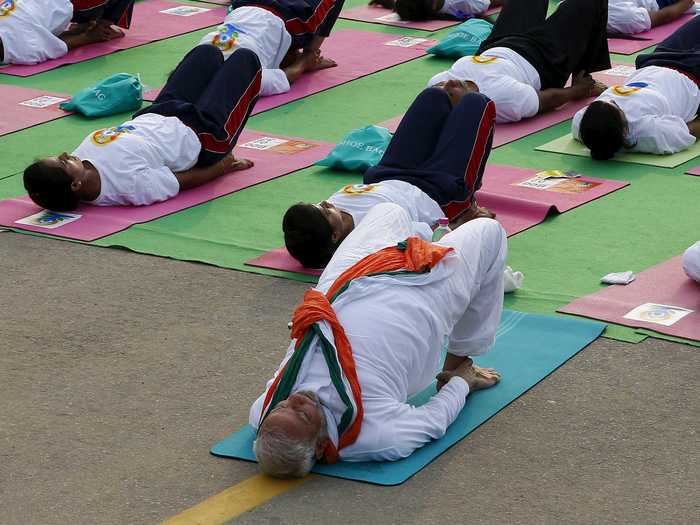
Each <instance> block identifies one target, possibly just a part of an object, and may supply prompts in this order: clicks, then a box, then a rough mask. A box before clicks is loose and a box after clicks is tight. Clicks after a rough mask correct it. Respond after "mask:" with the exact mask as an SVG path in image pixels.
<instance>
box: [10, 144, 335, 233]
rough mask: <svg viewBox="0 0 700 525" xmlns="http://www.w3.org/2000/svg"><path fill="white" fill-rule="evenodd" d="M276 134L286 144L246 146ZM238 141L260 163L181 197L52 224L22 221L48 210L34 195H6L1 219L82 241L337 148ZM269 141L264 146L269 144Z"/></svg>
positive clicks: (240, 153) (83, 210)
mask: <svg viewBox="0 0 700 525" xmlns="http://www.w3.org/2000/svg"><path fill="white" fill-rule="evenodd" d="M263 138H272V139H280V140H281V141H282V142H284V143H283V144H279V145H277V146H274V144H275V142H274V141H266V142H267V144H266V145H267V146H268V147H269V146H270V145H271V144H272V145H273V147H269V148H268V149H250V148H247V147H241V146H243V145H245V144H247V143H250V142H251V141H254V140H258V141H259V143H260V142H262V141H260V139H263ZM238 144H239V146H236V148H235V150H234V153H235V155H236V157H243V158H247V159H251V160H253V161H254V162H255V166H254V167H253V168H251V169H249V170H244V171H234V172H232V173H229V174H227V175H224V176H223V177H220V178H218V179H216V180H213V181H212V182H209V183H208V184H205V185H204V186H200V187H198V188H194V189H191V190H187V191H183V192H181V193H179V194H178V195H177V196H176V197H174V198H172V199H170V200H167V201H165V202H160V203H157V204H152V205H150V206H90V205H87V204H86V205H82V206H80V207H79V208H78V209H77V210H76V211H74V212H71V213H73V214H77V215H79V216H80V217H79V219H78V220H75V221H74V222H70V221H65V223H64V224H63V225H61V226H59V227H55V221H51V220H48V223H47V222H46V220H44V224H47V225H46V226H43V227H42V226H38V225H36V224H18V223H17V222H16V221H18V220H22V219H25V218H27V217H30V216H32V215H34V214H36V213H39V212H41V211H42V209H41V208H39V207H38V206H37V205H36V204H34V203H33V202H32V201H31V200H30V199H29V197H21V198H17V199H8V200H5V201H0V225H2V226H5V227H9V228H15V229H20V230H28V231H32V232H38V233H44V234H48V235H54V236H57V237H65V238H68V239H74V240H79V241H94V240H95V239H99V238H100V237H104V236H106V235H111V234H113V233H116V232H118V231H121V230H124V229H126V228H128V227H129V226H131V225H132V224H137V223H141V222H147V221H151V220H153V219H157V218H159V217H163V216H165V215H169V214H171V213H175V212H178V211H182V210H184V209H187V208H190V207H192V206H196V205H198V204H202V203H204V202H208V201H210V200H213V199H216V198H217V197H221V196H223V195H228V194H229V193H233V192H236V191H238V190H242V189H244V188H248V187H250V186H254V185H255V184H259V183H261V182H266V181H268V180H272V179H276V178H277V177H281V176H282V175H286V174H288V173H291V172H293V171H296V170H299V169H302V168H306V167H308V166H310V165H312V164H313V163H314V162H316V161H317V160H319V159H322V158H323V157H325V156H326V155H328V153H329V152H330V150H331V149H332V148H333V145H332V144H328V143H324V142H318V141H313V140H306V139H303V140H302V139H290V138H288V137H277V136H272V135H270V134H265V133H258V132H256V131H244V132H243V133H242V134H241V136H240V138H239V140H238ZM264 146H265V145H262V146H259V147H264Z"/></svg>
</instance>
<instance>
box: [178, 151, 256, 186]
mask: <svg viewBox="0 0 700 525" xmlns="http://www.w3.org/2000/svg"><path fill="white" fill-rule="evenodd" d="M251 167H253V162H252V161H250V160H247V159H236V158H235V157H234V156H233V155H232V154H229V155H227V156H226V157H224V158H223V159H222V160H220V161H219V162H217V163H216V164H212V165H211V166H207V167H206V168H192V169H191V170H187V171H180V172H178V173H176V174H175V178H176V179H177V182H178V183H179V184H180V190H181V191H182V190H189V189H191V188H196V187H197V186H201V185H202V184H206V183H207V182H209V181H212V180H214V179H216V178H218V177H221V176H222V175H224V174H226V173H229V172H231V171H239V170H246V169H248V168H251Z"/></svg>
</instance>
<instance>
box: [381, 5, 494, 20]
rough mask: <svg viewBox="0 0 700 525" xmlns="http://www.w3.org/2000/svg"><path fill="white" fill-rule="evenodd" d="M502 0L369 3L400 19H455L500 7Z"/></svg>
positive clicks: (464, 18)
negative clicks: (394, 12)
mask: <svg viewBox="0 0 700 525" xmlns="http://www.w3.org/2000/svg"><path fill="white" fill-rule="evenodd" d="M503 4H504V0H371V1H370V2H369V5H380V6H382V7H386V8H387V9H393V10H394V11H396V13H397V14H398V15H399V17H401V19H402V20H410V21H412V22H420V21H422V20H435V19H444V18H448V19H455V20H466V19H468V18H471V17H473V16H475V15H480V14H482V13H484V12H486V11H488V10H489V9H490V8H492V7H500V6H502V5H503Z"/></svg>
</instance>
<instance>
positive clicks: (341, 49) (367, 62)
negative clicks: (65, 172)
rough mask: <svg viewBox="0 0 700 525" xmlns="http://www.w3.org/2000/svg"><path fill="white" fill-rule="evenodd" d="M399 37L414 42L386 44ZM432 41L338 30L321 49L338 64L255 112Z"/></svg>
mask: <svg viewBox="0 0 700 525" xmlns="http://www.w3.org/2000/svg"><path fill="white" fill-rule="evenodd" d="M418 40H420V42H419V41H418ZM399 41H402V42H404V43H405V44H410V43H411V42H415V43H414V44H413V45H411V46H410V47H401V46H400V45H387V43H388V42H394V43H396V42H399ZM433 43H434V40H428V39H415V38H413V37H401V36H400V35H387V34H384V33H376V32H370V31H356V30H354V29H343V30H341V31H336V32H334V33H333V34H331V36H330V37H329V38H328V39H327V40H326V41H325V42H324V43H323V48H322V51H323V54H324V55H325V56H327V57H329V58H332V59H334V60H335V61H336V62H337V63H338V67H332V68H330V69H323V70H321V71H315V72H313V73H308V74H306V75H303V76H302V77H301V78H300V79H299V80H298V81H297V82H295V83H294V84H293V85H292V89H291V90H290V91H288V92H287V93H282V94H281V95H272V96H270V97H262V98H260V100H258V103H257V104H256V105H255V110H254V111H253V115H256V114H258V113H262V112H263V111H267V110H269V109H273V108H276V107H278V106H281V105H283V104H287V103H289V102H292V101H294V100H298V99H300V98H304V97H308V96H309V95H313V94H315V93H319V92H321V91H325V90H326V89H330V88H332V87H335V86H339V85H341V84H345V83H346V82H350V81H351V80H355V79H358V78H361V77H364V76H367V75H370V74H372V73H376V72H377V71H381V70H382V69H387V68H389V67H392V66H396V65H398V64H402V63H403V62H408V61H409V60H413V59H415V58H418V57H421V56H424V55H425V50H426V49H427V48H428V47H430V46H431V45H432V44H433ZM193 44H194V43H193ZM158 93H160V89H157V90H152V91H149V92H148V93H146V94H145V95H144V97H143V98H144V99H145V100H155V98H156V97H157V96H158Z"/></svg>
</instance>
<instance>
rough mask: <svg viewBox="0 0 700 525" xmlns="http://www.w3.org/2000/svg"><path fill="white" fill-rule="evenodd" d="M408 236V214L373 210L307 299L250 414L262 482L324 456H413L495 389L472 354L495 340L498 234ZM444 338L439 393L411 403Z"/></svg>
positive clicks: (474, 224) (501, 252)
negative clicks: (482, 392) (469, 402)
mask: <svg viewBox="0 0 700 525" xmlns="http://www.w3.org/2000/svg"><path fill="white" fill-rule="evenodd" d="M412 233H413V229H412V221H411V217H410V216H409V214H408V213H407V212H406V211H405V210H404V209H402V208H401V207H399V206H397V205H396V204H390V203H384V204H379V205H377V206H375V207H374V208H373V209H372V211H370V212H369V214H368V215H367V217H365V220H363V221H362V223H361V224H360V225H358V227H357V228H355V229H354V230H353V232H352V233H351V234H350V235H349V236H348V237H347V239H346V240H345V242H343V244H342V245H341V246H340V248H339V249H338V251H337V252H336V253H335V255H334V256H333V258H332V259H331V261H330V263H329V265H328V267H327V268H326V270H325V271H324V273H323V274H322V275H321V278H320V280H319V283H318V285H317V288H315V289H312V290H309V291H308V292H307V293H306V294H305V296H304V301H303V303H302V304H301V305H300V306H299V307H298V308H297V310H296V311H295V313H294V318H293V325H292V337H293V338H294V340H293V341H292V343H291V344H290V346H289V349H288V350H287V354H286V356H285V358H284V360H283V361H282V364H281V365H280V367H279V369H278V370H277V372H276V373H275V376H274V377H273V378H272V379H271V380H270V381H269V382H268V383H267V386H266V388H265V392H263V394H262V395H261V396H260V397H259V398H258V399H257V400H256V401H255V403H254V404H253V406H252V408H251V410H250V423H251V425H252V426H254V427H255V428H257V431H258V432H257V439H256V441H255V444H254V450H255V454H256V457H257V459H258V462H259V463H260V466H261V468H262V470H263V471H264V472H265V473H267V474H270V475H272V476H277V477H300V476H304V475H305V474H307V473H308V472H309V471H310V470H311V468H312V467H313V465H314V463H315V462H316V461H318V460H321V459H323V460H324V461H326V462H335V461H337V460H344V461H392V460H397V459H400V458H403V457H406V456H409V455H410V454H411V453H412V452H413V451H414V450H416V449H418V448H420V447H422V446H423V445H425V444H426V443H428V442H429V441H431V440H433V439H438V438H440V437H442V436H443V435H444V434H445V432H446V430H447V428H448V427H449V426H450V424H452V422H453V421H454V420H455V418H456V417H457V415H458V414H459V412H460V411H461V410H462V408H463V407H464V403H465V398H466V396H467V394H469V392H470V391H471V390H477V389H481V388H487V387H490V386H493V385H494V384H495V383H497V382H498V381H499V379H500V377H499V375H498V373H497V372H496V371H495V370H492V369H485V368H480V367H477V366H476V365H474V364H473V363H472V361H471V359H470V357H469V356H474V355H479V354H483V353H484V352H486V351H487V350H489V348H490V347H491V345H492V344H493V342H494V339H495V333H496V328H497V327H498V323H499V320H500V316H501V310H502V304H503V278H502V275H503V268H504V261H505V257H506V238H505V232H504V231H503V229H502V228H501V226H500V225H499V224H498V223H497V222H496V221H494V220H492V219H486V218H480V219H475V220H473V221H471V222H468V223H466V224H464V225H462V226H460V227H459V228H457V229H456V230H455V231H453V232H451V233H449V234H447V235H446V236H445V237H443V238H442V239H441V240H440V241H439V242H437V243H429V242H427V241H423V240H421V239H420V238H418V237H412V236H411V235H412ZM397 241H399V242H397ZM446 340H447V341H449V343H448V354H447V358H446V360H445V363H444V367H443V372H442V373H440V374H439V375H438V388H439V392H438V393H437V394H436V395H435V396H433V397H432V399H431V400H430V401H429V402H427V403H426V404H425V405H422V406H420V407H414V406H411V405H410V404H408V402H407V400H408V398H409V397H410V396H411V395H413V394H415V393H417V392H419V391H421V390H422V389H424V388H425V387H426V386H428V385H429V384H430V383H431V381H432V379H433V376H434V374H435V373H436V372H437V371H438V369H439V367H440V357H441V348H442V346H443V343H444V341H446Z"/></svg>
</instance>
